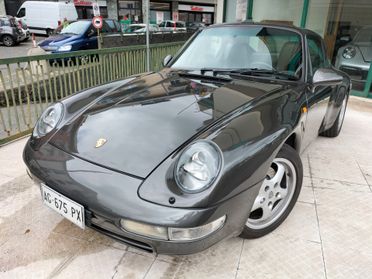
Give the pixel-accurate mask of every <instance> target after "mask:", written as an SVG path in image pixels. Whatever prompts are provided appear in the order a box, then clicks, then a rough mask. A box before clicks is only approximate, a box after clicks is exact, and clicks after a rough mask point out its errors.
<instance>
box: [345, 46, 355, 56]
mask: <svg viewBox="0 0 372 279" xmlns="http://www.w3.org/2000/svg"><path fill="white" fill-rule="evenodd" d="M355 54H356V49H355V47H352V46H350V47H347V48H345V49H344V51H343V53H342V56H343V57H344V58H346V59H351V58H353V57H354V56H355Z"/></svg>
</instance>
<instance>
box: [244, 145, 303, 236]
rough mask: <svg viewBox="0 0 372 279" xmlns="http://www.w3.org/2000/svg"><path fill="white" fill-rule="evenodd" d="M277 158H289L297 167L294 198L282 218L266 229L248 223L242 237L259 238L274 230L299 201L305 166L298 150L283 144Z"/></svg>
mask: <svg viewBox="0 0 372 279" xmlns="http://www.w3.org/2000/svg"><path fill="white" fill-rule="evenodd" d="M276 158H284V159H287V160H289V161H290V162H291V163H292V164H293V165H294V167H295V170H296V175H297V179H296V188H295V191H294V193H293V196H292V200H291V201H290V203H289V205H288V207H287V208H286V210H285V211H284V213H283V214H282V216H280V218H278V220H276V221H275V222H274V223H273V224H271V225H270V226H268V227H266V228H264V229H259V230H255V229H252V228H249V227H247V226H246V225H244V229H243V231H242V233H241V234H240V237H242V238H247V239H252V238H259V237H262V236H264V235H266V234H268V233H270V232H272V231H274V230H275V229H276V228H277V227H278V226H279V225H280V224H281V223H283V221H284V220H285V219H286V218H287V217H288V215H289V213H291V211H292V209H293V207H294V205H295V204H296V202H297V199H298V196H299V194H300V192H301V187H302V180H303V168H302V162H301V158H300V156H299V154H298V153H297V151H296V150H295V149H293V148H292V147H291V146H289V145H287V144H284V145H283V147H282V148H281V150H280V151H279V152H278V155H277V156H276ZM249 210H250V209H249Z"/></svg>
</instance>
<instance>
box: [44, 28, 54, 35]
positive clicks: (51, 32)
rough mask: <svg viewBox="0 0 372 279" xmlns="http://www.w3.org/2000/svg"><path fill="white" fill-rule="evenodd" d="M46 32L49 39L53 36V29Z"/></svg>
mask: <svg viewBox="0 0 372 279" xmlns="http://www.w3.org/2000/svg"><path fill="white" fill-rule="evenodd" d="M45 32H46V34H47V36H48V37H49V36H51V35H53V30H52V29H47V30H46V31H45Z"/></svg>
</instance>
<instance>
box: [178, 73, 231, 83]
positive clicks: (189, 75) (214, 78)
mask: <svg viewBox="0 0 372 279" xmlns="http://www.w3.org/2000/svg"><path fill="white" fill-rule="evenodd" d="M177 74H178V75H179V76H187V77H194V78H203V79H213V80H219V81H222V82H226V81H231V78H229V77H226V76H217V75H215V74H213V75H212V76H210V75H205V74H204V73H202V72H200V74H199V73H195V71H192V72H189V71H179V72H177Z"/></svg>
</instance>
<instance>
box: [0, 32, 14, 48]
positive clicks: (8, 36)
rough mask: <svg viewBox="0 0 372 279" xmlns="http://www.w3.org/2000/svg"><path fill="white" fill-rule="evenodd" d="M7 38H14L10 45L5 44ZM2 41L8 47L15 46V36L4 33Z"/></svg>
mask: <svg viewBox="0 0 372 279" xmlns="http://www.w3.org/2000/svg"><path fill="white" fill-rule="evenodd" d="M6 38H10V39H11V40H12V43H11V44H10V45H7V44H5V39H6ZM2 43H3V44H4V46H6V47H11V46H14V45H15V41H14V39H13V37H12V36H10V35H4V36H3V38H2Z"/></svg>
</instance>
